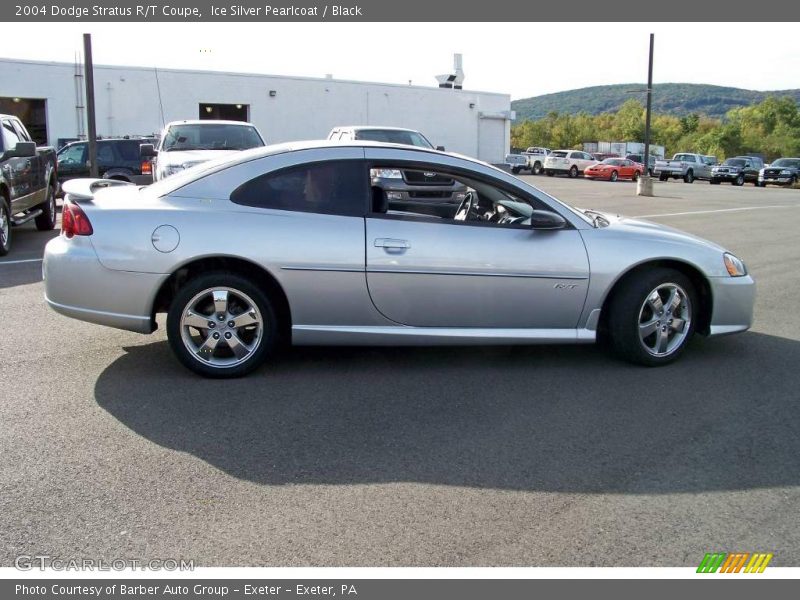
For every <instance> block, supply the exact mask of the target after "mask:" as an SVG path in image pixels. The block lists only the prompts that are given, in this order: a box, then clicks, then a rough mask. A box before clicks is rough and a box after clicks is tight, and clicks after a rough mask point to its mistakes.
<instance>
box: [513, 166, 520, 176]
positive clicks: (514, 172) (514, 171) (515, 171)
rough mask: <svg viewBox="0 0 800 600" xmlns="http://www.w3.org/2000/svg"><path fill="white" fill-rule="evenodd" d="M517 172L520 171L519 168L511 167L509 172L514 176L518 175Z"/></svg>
mask: <svg viewBox="0 0 800 600" xmlns="http://www.w3.org/2000/svg"><path fill="white" fill-rule="evenodd" d="M519 170H520V169H519V167H511V172H512V173H513V174H514V175H516V174H517V173H519Z"/></svg>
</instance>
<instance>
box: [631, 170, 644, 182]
mask: <svg viewBox="0 0 800 600" xmlns="http://www.w3.org/2000/svg"><path fill="white" fill-rule="evenodd" d="M641 175H642V174H641V173H639V171H634V172H633V180H634V181H639V177H641Z"/></svg>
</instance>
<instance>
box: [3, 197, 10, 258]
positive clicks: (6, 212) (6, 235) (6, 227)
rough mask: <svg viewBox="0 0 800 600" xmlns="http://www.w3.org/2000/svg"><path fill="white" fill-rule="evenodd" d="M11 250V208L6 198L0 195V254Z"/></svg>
mask: <svg viewBox="0 0 800 600" xmlns="http://www.w3.org/2000/svg"><path fill="white" fill-rule="evenodd" d="M9 250H11V209H10V208H9V203H8V198H6V197H5V196H0V256H5V255H6V254H8V252H9Z"/></svg>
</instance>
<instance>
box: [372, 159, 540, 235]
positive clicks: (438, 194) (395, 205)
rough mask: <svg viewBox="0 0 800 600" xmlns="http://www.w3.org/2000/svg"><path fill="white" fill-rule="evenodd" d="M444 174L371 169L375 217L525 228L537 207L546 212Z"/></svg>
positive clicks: (495, 188)
mask: <svg viewBox="0 0 800 600" xmlns="http://www.w3.org/2000/svg"><path fill="white" fill-rule="evenodd" d="M439 169H440V167H435V166H431V168H430V169H425V170H417V169H408V168H403V167H402V166H400V165H381V166H380V167H375V168H373V169H371V170H370V184H371V188H370V189H371V202H372V203H371V210H370V212H371V213H372V214H373V215H382V216H386V217H390V218H400V219H414V220H417V219H422V220H430V221H432V222H437V223H451V224H455V223H463V224H466V225H489V226H497V227H509V226H514V227H522V226H526V223H527V224H528V225H529V224H530V217H531V212H532V210H533V209H534V207H535V208H542V207H543V205H541V204H539V203H538V202H537V201H536V200H534V199H531V198H525V197H523V196H522V195H518V194H515V193H513V192H512V191H509V190H507V189H504V188H503V187H500V186H499V185H497V184H496V183H495V182H492V181H486V180H483V179H476V178H474V177H473V176H466V175H461V174H455V173H446V172H442V171H441V170H439Z"/></svg>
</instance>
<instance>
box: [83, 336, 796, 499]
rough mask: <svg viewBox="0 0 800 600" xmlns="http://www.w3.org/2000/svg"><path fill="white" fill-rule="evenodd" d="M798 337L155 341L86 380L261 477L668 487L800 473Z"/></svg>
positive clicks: (726, 486) (219, 462) (109, 402)
mask: <svg viewBox="0 0 800 600" xmlns="http://www.w3.org/2000/svg"><path fill="white" fill-rule="evenodd" d="M798 364H800V342H797V341H794V340H789V339H784V338H780V337H774V336H769V335H764V334H758V333H747V334H743V335H739V336H734V337H730V338H722V339H715V340H705V341H704V340H699V341H695V342H694V344H693V347H691V348H689V352H687V354H686V355H685V356H684V357H683V359H682V360H681V361H679V362H678V363H677V364H675V365H671V366H669V367H664V368H660V369H646V368H640V367H635V366H631V365H627V364H625V363H621V362H618V361H616V360H615V359H613V358H610V357H608V356H607V355H606V354H605V352H604V350H603V349H602V348H595V347H527V348H524V347H523V348H519V347H502V348H417V349H408V348H405V349H394V348H295V349H292V350H290V351H288V353H287V354H286V355H284V356H282V357H280V358H278V359H276V360H275V361H274V362H273V363H271V364H270V365H268V366H266V367H264V368H262V369H260V370H259V371H258V372H256V373H255V374H254V375H251V376H250V377H246V378H244V379H238V380H229V381H212V380H205V379H201V378H199V377H196V376H194V375H192V374H190V373H189V372H187V371H185V370H184V369H183V368H182V367H180V366H179V365H178V364H177V362H176V360H175V359H173V358H172V356H171V354H170V351H169V348H168V346H167V344H166V343H165V342H158V343H153V344H149V345H143V346H136V347H132V348H129V349H127V354H126V355H125V356H123V357H121V358H119V359H118V360H116V361H115V362H114V363H113V364H111V365H110V366H109V367H108V368H107V369H106V370H105V371H104V372H103V373H102V374H101V376H100V377H99V379H98V381H97V383H96V386H95V395H96V400H97V402H98V404H99V405H100V406H101V407H102V408H103V409H105V410H106V411H108V412H109V413H110V414H112V415H113V416H114V417H115V418H117V419H118V420H119V421H120V422H122V423H123V424H125V425H126V426H127V427H129V428H130V429H132V430H133V431H135V432H136V433H138V434H139V435H141V436H143V437H145V438H147V439H149V440H151V441H153V442H155V443H157V444H159V445H161V446H164V447H167V448H172V449H175V450H179V451H181V452H188V453H190V454H193V455H195V456H197V457H198V458H200V459H202V460H204V461H207V462H208V463H210V464H212V465H214V466H215V467H217V468H219V469H221V470H223V471H225V472H226V473H229V474H230V475H233V476H235V477H237V478H241V479H245V480H249V481H253V482H256V483H259V484H266V485H280V484H287V483H294V484H300V483H315V484H318V483H326V484H353V483H376V482H377V483H379V482H396V481H406V482H407V481H410V482H427V483H434V484H444V485H456V486H471V487H477V488H484V487H486V488H500V489H509V490H538V491H553V492H599V493H671V492H699V491H708V490H738V489H748V488H759V487H768V486H786V485H798V484H799V483H800V404H798V402H797V399H798V390H800V369H798V368H797V365H798Z"/></svg>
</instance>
